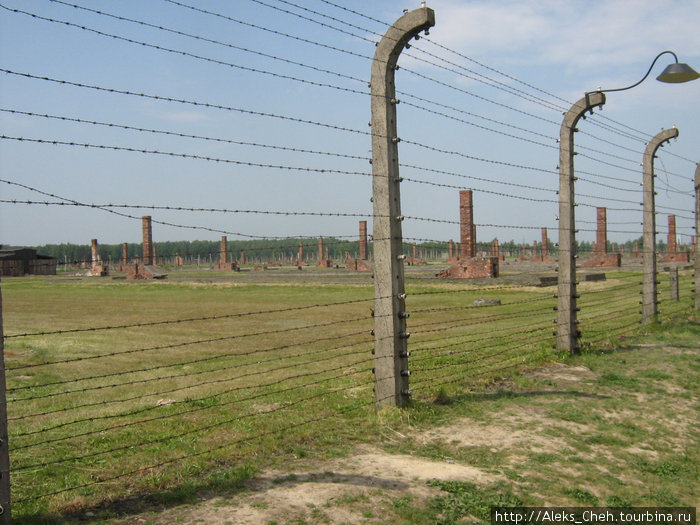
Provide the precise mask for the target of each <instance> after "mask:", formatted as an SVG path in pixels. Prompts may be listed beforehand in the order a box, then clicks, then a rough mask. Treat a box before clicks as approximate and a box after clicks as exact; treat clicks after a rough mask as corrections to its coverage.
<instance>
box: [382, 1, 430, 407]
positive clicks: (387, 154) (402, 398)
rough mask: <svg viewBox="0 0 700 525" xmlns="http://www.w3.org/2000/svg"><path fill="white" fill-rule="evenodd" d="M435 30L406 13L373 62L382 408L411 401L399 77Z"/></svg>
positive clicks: (421, 13)
mask: <svg viewBox="0 0 700 525" xmlns="http://www.w3.org/2000/svg"><path fill="white" fill-rule="evenodd" d="M433 25H435V13H434V12H433V10H432V9H429V8H427V7H421V8H419V9H415V10H413V11H409V12H407V13H405V14H404V15H403V16H402V17H401V18H399V19H398V20H397V21H396V22H395V23H394V25H392V26H391V27H390V28H389V29H388V30H387V32H386V34H385V35H384V37H382V39H381V41H380V42H379V43H378V44H377V50H376V52H375V54H374V60H373V61H372V76H371V95H372V96H371V99H372V100H371V104H372V122H371V126H372V200H373V202H374V217H373V223H374V225H373V228H374V230H373V231H374V337H375V345H374V373H375V382H374V385H375V386H374V391H375V400H376V403H377V405H378V406H380V405H390V406H404V405H406V404H407V403H408V401H409V399H410V397H409V396H410V391H409V390H408V375H409V374H410V372H409V370H408V350H407V345H406V339H407V337H408V335H409V334H408V333H407V332H406V317H407V312H406V307H405V298H406V293H405V291H404V268H403V258H404V257H405V256H404V255H403V250H402V241H403V235H402V232H401V220H402V219H403V217H402V216H401V196H400V191H399V185H400V178H399V151H398V142H399V137H398V135H397V126H396V104H397V103H398V100H396V92H395V86H394V76H395V70H396V63H397V61H398V58H399V55H400V54H401V51H402V50H403V49H404V47H406V45H407V44H408V42H409V40H410V39H411V38H413V37H414V36H417V35H418V33H419V32H420V31H422V30H424V29H426V30H427V29H428V28H430V27H432V26H433Z"/></svg>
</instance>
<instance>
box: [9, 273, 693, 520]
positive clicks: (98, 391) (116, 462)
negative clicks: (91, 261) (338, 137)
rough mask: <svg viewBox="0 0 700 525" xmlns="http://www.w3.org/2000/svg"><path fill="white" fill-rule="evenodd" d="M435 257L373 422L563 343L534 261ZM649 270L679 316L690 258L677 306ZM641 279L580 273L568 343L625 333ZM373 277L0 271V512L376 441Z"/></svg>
mask: <svg viewBox="0 0 700 525" xmlns="http://www.w3.org/2000/svg"><path fill="white" fill-rule="evenodd" d="M439 269H440V267H438V266H437V265H428V266H416V267H410V268H409V269H408V271H407V293H408V298H407V308H408V310H409V311H410V313H411V317H410V319H409V320H408V321H409V322H408V326H409V330H410V331H411V337H410V339H409V349H410V351H411V357H410V368H411V374H412V375H411V376H410V384H411V389H412V391H413V396H412V398H413V401H412V407H410V408H408V409H406V410H404V411H399V414H398V415H393V416H389V419H390V420H391V421H393V422H392V423H391V425H394V423H396V425H399V426H401V425H408V426H409V427H410V419H411V414H414V416H413V417H414V418H417V419H423V420H425V421H428V420H430V419H431V417H430V416H429V414H432V413H434V412H435V410H434V409H435V408H436V407H440V408H439V410H437V411H438V412H440V413H441V414H443V415H446V414H447V413H446V412H445V410H449V409H450V407H451V406H455V405H451V402H452V401H453V400H455V399H462V400H464V399H465V397H464V396H466V395H468V394H469V395H471V394H470V393H474V392H484V391H486V390H487V389H490V388H493V385H494V384H499V382H503V381H511V380H512V379H508V378H517V377H519V376H521V375H522V374H527V373H530V371H532V370H535V369H536V368H537V367H538V366H541V365H551V364H552V363H555V362H561V361H562V360H564V359H566V358H567V356H564V355H559V354H557V352H555V351H554V350H553V349H552V345H553V343H554V337H553V334H552V331H553V329H554V324H553V323H552V321H553V319H554V317H555V312H554V311H553V308H554V306H555V305H556V299H555V298H554V293H555V287H551V286H549V287H542V286H539V277H541V276H548V275H554V274H553V273H552V272H551V269H550V268H549V267H547V266H546V265H528V264H520V263H517V262H513V263H510V264H507V265H504V267H503V269H502V274H501V277H499V278H498V279H495V280H476V281H464V280H463V281H454V280H437V279H435V278H434V274H435V273H436V272H437V271H438V270H439ZM598 273H600V270H599V271H598ZM661 277H662V278H661V283H662V284H661V287H660V292H661V297H662V303H661V306H660V313H661V315H660V317H661V319H662V321H664V322H670V321H671V320H674V322H675V321H677V320H678V319H685V320H686V321H687V319H688V318H690V317H692V314H691V299H692V296H691V294H690V291H691V289H690V286H691V283H690V279H691V276H690V274H689V272H687V271H682V272H681V300H680V301H678V302H676V301H669V300H668V299H667V298H666V296H667V295H668V283H667V279H666V278H664V277H663V276H661ZM640 280H641V279H640V273H639V271H638V269H636V268H624V269H621V270H615V271H607V272H606V279H605V280H604V281H591V282H587V281H584V282H582V283H581V285H580V286H579V291H580V293H581V299H580V303H579V305H580V307H581V312H580V313H579V319H580V321H581V323H580V327H581V331H582V343H583V348H584V355H588V354H591V353H595V352H597V351H600V350H604V349H610V348H614V347H615V346H616V345H619V344H620V342H621V341H625V340H627V339H626V338H631V337H637V336H639V334H640V324H639V318H640V315H639V304H638V303H639V300H640V296H639V290H641V287H640V286H639V281H640ZM373 293H374V292H373V287H372V279H371V275H370V274H368V273H349V272H346V271H345V270H344V269H316V268H311V267H304V268H303V269H301V270H298V269H296V268H281V269H274V270H272V269H270V270H267V271H253V270H249V271H244V272H236V273H233V272H229V273H227V272H214V271H196V270H179V271H172V270H171V271H169V275H168V278H167V279H166V280H158V281H126V280H124V279H123V278H122V277H121V276H119V275H115V276H112V277H104V278H87V277H81V276H73V275H67V274H64V275H58V276H55V277H53V276H52V277H33V278H11V279H10V278H8V279H3V281H2V315H3V320H4V333H5V362H6V369H7V372H6V375H7V388H8V390H7V398H8V419H9V433H10V458H11V480H12V498H13V516H14V517H15V519H16V521H17V522H18V523H22V522H26V523H34V522H36V523H50V522H54V521H55V522H64V521H69V520H71V519H79V518H80V519H85V517H86V516H88V517H92V516H102V517H107V516H110V515H115V514H117V515H118V514H122V513H129V512H133V511H134V509H137V508H138V509H140V508H142V507H144V506H148V505H154V504H156V505H158V504H165V503H168V502H179V501H185V500H187V499H188V498H192V497H196V495H197V494H200V495H201V494H203V493H211V492H216V493H221V492H226V491H232V492H236V491H238V490H240V489H241V487H243V486H244V484H245V483H246V480H249V479H251V478H253V477H254V476H255V474H256V473H257V472H260V471H261V470H262V469H269V468H276V469H283V468H284V467H285V466H286V465H288V464H290V462H295V461H299V460H304V459H306V460H312V459H313V460H315V461H320V462H324V461H327V462H331V461H334V460H337V459H338V458H344V457H347V456H348V454H350V453H351V451H352V450H354V449H355V447H357V446H359V445H362V444H365V445H368V444H372V445H373V446H374V445H380V446H381V445H382V444H386V443H387V442H391V439H392V438H391V437H390V436H391V435H392V433H393V432H394V430H391V431H387V424H388V423H387V419H386V418H387V416H386V414H384V413H383V412H380V413H379V414H378V413H377V412H376V410H375V406H374V395H373V390H372V388H373V375H372V368H373V366H374V362H373V361H374V360H373V355H372V348H373V342H374V339H373V336H372V334H371V330H372V327H373V320H372V304H373ZM435 403H438V404H437V405H436V404H435ZM396 418H398V419H396ZM391 425H390V426H391ZM392 428H393V427H392ZM404 432H407V431H406V430H405V428H404V431H402V432H400V435H402V436H405V435H406V434H405V433H404ZM387 440H389V441H387ZM401 444H402V447H403V448H404V449H405V451H406V452H407V453H410V454H414V453H415V454H417V455H421V454H423V455H425V451H424V450H423V449H421V448H420V447H419V446H418V445H417V444H416V443H412V444H410V443H409V442H407V441H404V440H403V439H402V440H401ZM464 461H468V460H464ZM542 461H544V459H543V460H542ZM368 512H369V511H368ZM368 519H369V518H368ZM234 522H235V521H234ZM320 522H323V521H320ZM398 522H400V521H398ZM398 522H397V523H398ZM378 523H379V522H378Z"/></svg>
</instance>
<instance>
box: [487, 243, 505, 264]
mask: <svg viewBox="0 0 700 525" xmlns="http://www.w3.org/2000/svg"><path fill="white" fill-rule="evenodd" d="M489 256H490V257H498V260H499V261H500V262H503V261H505V260H506V258H505V257H504V256H503V254H502V253H501V248H500V247H499V246H498V239H494V240H493V241H491V248H490V249H489Z"/></svg>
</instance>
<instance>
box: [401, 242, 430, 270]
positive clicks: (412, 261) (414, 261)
mask: <svg viewBox="0 0 700 525" xmlns="http://www.w3.org/2000/svg"><path fill="white" fill-rule="evenodd" d="M412 248H413V250H412V256H411V257H407V258H406V264H408V265H409V266H422V265H425V264H428V263H427V262H425V261H424V260H423V259H421V258H420V257H418V246H417V245H416V243H415V242H414V243H413V247H412Z"/></svg>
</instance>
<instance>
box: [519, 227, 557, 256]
mask: <svg viewBox="0 0 700 525" xmlns="http://www.w3.org/2000/svg"><path fill="white" fill-rule="evenodd" d="M541 234H542V241H541V242H540V244H539V249H540V252H539V253H538V251H537V241H533V243H532V257H530V259H527V258H526V260H530V261H536V262H546V263H553V262H554V259H552V258H551V257H550V256H549V241H548V239H549V237H548V236H547V228H542V230H541ZM523 249H524V246H523Z"/></svg>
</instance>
